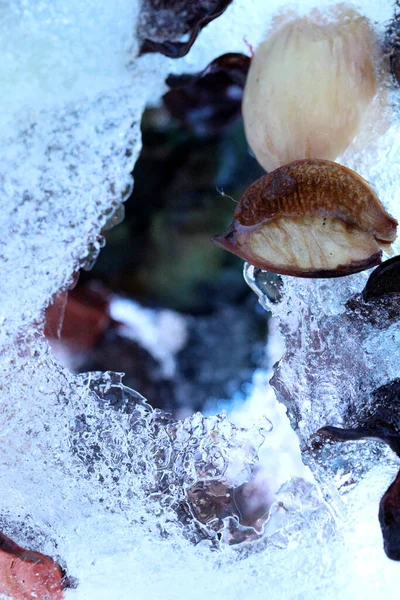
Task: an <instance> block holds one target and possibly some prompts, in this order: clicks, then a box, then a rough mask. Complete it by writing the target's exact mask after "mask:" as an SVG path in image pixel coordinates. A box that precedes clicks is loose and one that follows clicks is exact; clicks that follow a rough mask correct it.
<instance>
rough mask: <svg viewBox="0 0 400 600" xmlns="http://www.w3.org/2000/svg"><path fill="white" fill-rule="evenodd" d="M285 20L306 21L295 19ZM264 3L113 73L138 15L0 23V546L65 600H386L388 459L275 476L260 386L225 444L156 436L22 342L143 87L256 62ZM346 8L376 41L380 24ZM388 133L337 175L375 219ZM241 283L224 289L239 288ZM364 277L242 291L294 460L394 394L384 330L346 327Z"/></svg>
mask: <svg viewBox="0 0 400 600" xmlns="http://www.w3.org/2000/svg"><path fill="white" fill-rule="evenodd" d="M300 4H301V6H300V9H301V10H302V11H304V12H306V11H308V10H309V9H310V8H312V6H313V5H314V2H313V1H312V0H306V1H304V2H302V3H300ZM329 4H330V2H327V1H322V2H320V3H319V7H320V8H321V7H324V6H329ZM285 5H286V3H285V2H283V0H282V1H278V0H276V1H275V2H270V3H267V2H264V1H263V0H257V1H254V2H251V3H249V2H247V1H246V0H235V1H234V2H233V3H232V5H231V6H230V7H229V8H228V9H227V10H226V12H225V13H224V15H223V16H222V17H220V18H219V19H217V20H216V21H215V22H213V23H211V24H210V25H209V26H207V28H205V29H204V31H203V32H202V33H201V35H200V37H199V39H198V40H197V42H196V43H195V45H194V46H193V48H192V50H191V52H190V53H189V55H188V56H187V57H186V58H185V59H182V60H179V61H176V62H171V61H169V60H168V59H166V58H165V57H160V56H156V55H152V56H145V57H143V58H141V59H136V58H135V57H136V52H137V47H138V44H137V41H136V39H135V37H134V36H135V30H136V24H137V18H138V13H139V9H140V5H139V2H134V1H132V0H130V1H129V2H128V1H126V0H115V1H114V2H106V1H105V0H88V1H87V2H85V3H82V2H78V1H77V0H70V1H69V2H65V1H64V0H52V1H46V0H38V1H34V0H32V1H27V0H15V1H12V0H10V1H7V2H2V3H1V5H0V29H1V35H0V54H1V60H0V77H1V81H2V92H3V93H2V98H1V100H0V108H1V110H0V123H1V133H0V135H1V147H2V160H1V162H0V182H1V196H0V202H1V211H0V231H1V233H2V235H1V240H0V272H1V275H2V284H3V285H2V287H1V290H0V322H1V331H0V348H1V356H0V369H1V386H0V394H1V396H0V402H1V404H0V474H1V478H2V481H3V493H2V494H1V496H0V519H1V527H2V529H3V530H4V531H5V533H6V534H8V535H10V536H11V537H13V538H14V539H15V540H16V541H17V542H18V543H21V544H22V545H24V546H25V547H26V546H29V547H32V548H34V549H36V550H41V551H43V552H45V553H47V554H50V555H52V556H59V557H60V560H61V561H62V562H63V564H66V566H67V569H68V572H69V574H71V575H72V576H73V577H75V578H77V582H78V586H77V588H76V589H71V590H68V591H67V592H66V597H67V598H74V597H75V598H79V599H85V598H93V597H96V598H97V599H98V600H101V599H103V598H104V599H107V600H109V598H122V599H125V598H130V597H131V596H132V589H134V592H135V597H137V598H139V599H142V598H143V600H144V599H145V598H161V597H162V598H165V599H167V600H168V599H169V598H171V600H172V599H177V598H178V599H180V598H186V597H190V598H191V599H194V600H195V599H197V598H199V599H200V598H204V597H207V596H210V597H211V596H215V595H216V594H217V596H218V597H220V598H227V597H232V598H249V599H253V598H254V599H257V598H260V597H265V594H266V589H267V590H268V595H269V596H271V597H272V598H276V599H278V598H280V597H282V598H290V597H293V595H294V594H296V595H297V596H298V597H303V598H307V599H313V598H321V597H324V598H327V599H328V598H337V597H345V596H344V594H345V595H346V597H357V595H359V586H360V583H362V584H363V585H364V586H368V589H369V592H370V594H371V597H372V596H374V597H376V596H377V597H380V596H382V590H383V591H385V590H387V589H393V588H394V586H396V585H397V582H398V565H396V564H395V563H391V562H389V561H388V560H387V559H386V558H385V556H384V554H383V551H382V549H381V539H380V531H379V524H378V522H377V519H376V513H377V503H378V501H379V498H380V496H381V495H382V493H383V491H384V490H385V489H386V488H387V486H388V485H389V483H390V481H391V480H392V479H393V476H394V473H395V471H396V462H397V461H395V460H394V459H393V458H392V457H389V453H388V451H387V450H382V449H381V446H380V445H379V444H377V443H372V445H371V444H370V443H366V442H361V443H358V444H351V445H350V446H349V447H348V450H343V447H340V446H339V445H331V446H328V447H326V449H323V450H321V456H322V455H323V456H322V458H321V459H320V458H319V457H318V456H317V457H316V458H311V457H310V456H311V455H310V456H308V461H309V464H310V465H311V466H312V468H313V469H314V472H315V476H316V479H317V481H318V485H317V483H316V482H315V481H314V480H312V478H311V477H310V476H309V473H308V475H307V472H306V471H305V470H304V469H302V467H301V465H299V460H298V458H297V459H296V460H294V464H291V463H289V462H287V463H286V467H284V465H283V462H282V463H281V462H280V459H278V458H277V456H278V454H285V452H287V454H291V453H292V450H290V451H288V446H285V444H284V443H283V442H281V441H279V439H278V437H277V436H275V438H274V437H273V436H274V435H275V434H274V427H275V429H277V428H278V427H279V425H278V423H279V419H280V418H281V419H283V409H277V407H276V405H275V408H274V410H275V411H276V414H275V415H274V413H273V410H272V404H273V403H271V404H268V405H267V404H263V395H262V393H261V392H260V390H261V389H262V387H263V386H265V385H266V384H265V380H262V381H261V382H259V383H260V385H259V387H257V386H256V388H257V390H258V391H257V392H254V394H253V397H252V398H249V401H248V404H247V408H249V407H250V406H253V408H254V407H256V409H255V410H254V412H252V417H251V418H250V417H249V414H250V413H251V410H250V411H248V412H247V417H246V419H247V422H246V424H245V425H242V424H240V419H245V417H244V416H243V414H244V413H243V414H242V416H241V417H240V418H239V417H238V416H237V420H236V421H235V422H236V424H233V423H232V422H231V421H230V420H229V419H228V418H227V416H226V415H218V416H211V417H208V418H205V417H203V416H202V415H200V414H196V415H194V416H192V417H190V418H188V419H186V420H185V421H181V422H180V421H173V420H171V418H170V417H168V416H167V415H165V414H162V413H160V412H159V411H155V410H153V409H151V407H150V406H149V405H148V404H147V403H146V402H145V400H144V399H143V398H142V397H141V396H140V395H139V394H137V393H136V392H134V391H132V390H129V389H128V388H126V387H124V386H123V385H122V384H121V381H120V378H119V376H118V375H116V374H113V373H106V374H99V373H94V374H86V375H81V376H76V377H74V376H73V375H71V373H69V372H68V371H67V370H66V369H64V368H62V367H61V366H60V365H59V364H58V362H57V361H56V359H55V358H54V357H53V356H52V354H51V353H50V351H49V349H48V347H47V345H46V342H45V340H44V337H43V333H42V319H43V310H44V308H45V306H46V305H47V304H48V303H49V302H50V301H51V298H52V296H53V295H54V294H55V293H57V292H58V291H59V290H60V289H65V288H66V287H67V286H68V285H70V284H72V283H73V280H74V273H76V272H77V271H78V269H79V268H80V267H81V266H84V265H86V266H88V265H90V263H91V262H92V261H93V260H94V259H95V257H96V255H97V253H98V251H99V249H100V248H101V246H102V244H103V240H102V237H101V231H102V229H103V228H104V227H107V226H109V225H110V224H111V223H112V221H114V222H116V221H118V219H119V218H120V212H121V209H120V206H121V203H122V202H123V200H124V199H125V198H126V197H127V195H128V193H129V190H130V188H131V185H132V181H131V178H130V172H131V170H132V167H133V165H134V162H135V160H136V158H137V156H138V153H139V151H140V118H141V113H142V110H143V107H144V105H145V104H146V102H156V101H157V99H158V98H159V97H160V95H161V94H162V93H163V91H164V87H163V81H164V79H165V76H166V75H167V74H168V73H169V72H187V71H193V72H195V71H199V70H201V69H203V68H204V67H205V66H206V65H207V64H208V63H209V62H210V61H211V60H213V59H214V58H216V57H217V56H218V55H220V54H222V53H224V52H233V51H243V52H246V51H247V46H246V42H245V40H244V38H246V41H247V42H248V43H250V44H253V45H256V44H258V43H259V42H260V40H261V39H262V37H263V36H264V35H265V32H266V31H267V30H268V28H269V26H270V24H271V19H272V17H273V16H275V15H276V13H277V12H278V11H279V10H281V9H282V8H283V7H284V6H285ZM363 10H365V12H366V14H367V16H369V17H370V18H372V19H377V20H378V22H377V23H376V27H377V31H378V32H382V30H383V23H384V21H385V19H388V18H390V16H391V12H392V6H391V3H390V2H389V1H387V2H378V1H376V2H370V3H368V6H365V7H363ZM388 85H389V83H388ZM392 93H393V103H394V110H397V102H398V100H396V98H395V96H394V92H392ZM399 133H400V132H399V123H398V122H397V120H396V119H395V118H392V122H391V125H390V127H389V129H388V131H387V132H386V133H385V135H384V136H383V137H382V138H381V139H380V141H379V142H378V143H377V146H376V148H374V149H372V150H371V149H369V150H368V153H363V152H362V151H358V152H356V153H354V152H353V154H350V153H349V154H348V155H346V156H344V157H342V161H343V162H344V163H345V164H347V165H348V166H350V167H354V168H356V169H357V171H358V172H360V174H361V175H363V176H364V177H366V178H368V179H369V180H370V181H371V182H372V183H373V184H374V185H375V186H376V188H377V189H378V190H379V194H380V196H381V198H382V200H383V202H384V203H385V205H386V206H387V207H388V208H389V209H390V210H391V212H392V213H393V214H394V215H395V216H397V217H399V216H400V213H399V211H400V209H399V207H400V203H399V197H398V194H399V192H398V181H399V175H400V158H399V157H400V152H399V150H400V149H399V144H400V141H399V140H400V135H399ZM255 275H256V274H255V273H254V272H252V271H248V272H247V275H246V277H247V279H248V280H249V281H251V284H252V286H253V287H254V288H257V289H258V285H259V282H254V281H252V279H253V277H254V276H255ZM366 277H367V275H366V274H359V275H355V276H352V277H349V278H346V279H343V280H330V281H294V280H292V279H290V278H285V280H284V283H283V286H282V289H281V290H280V292H279V294H277V296H279V295H280V296H281V301H278V302H277V303H276V302H275V303H271V302H270V301H269V300H267V299H266V295H265V289H263V291H262V292H259V293H260V295H261V296H262V302H263V304H264V305H265V306H266V307H268V308H269V309H270V310H271V311H272V312H273V314H274V315H275V316H276V318H277V319H278V320H279V322H280V327H281V330H282V333H283V335H284V336H285V344H286V350H285V355H284V357H283V359H282V360H281V361H280V365H279V367H278V369H277V371H276V373H275V375H274V387H275V389H276V390H277V395H278V399H280V400H282V401H284V402H285V404H286V405H287V406H288V407H289V412H290V416H291V420H292V423H293V424H294V425H295V427H296V428H297V431H298V433H299V437H300V442H301V445H302V447H303V449H305V448H307V449H308V448H309V446H308V440H309V438H310V436H312V434H313V433H314V432H315V430H316V429H317V428H318V427H320V426H322V425H325V424H335V425H341V424H343V423H345V422H346V419H348V418H349V416H348V414H349V411H348V409H350V408H357V410H358V408H360V410H366V411H368V409H370V408H371V402H372V396H371V393H372V391H373V390H375V389H376V388H377V387H379V386H381V385H383V384H384V383H386V382H387V381H388V380H390V379H391V378H394V377H398V376H399V366H398V361H397V355H396V352H394V345H395V343H396V339H397V338H398V335H399V330H398V327H397V324H396V323H390V324H388V323H386V322H384V320H382V319H381V321H380V324H379V326H378V328H376V327H375V328H374V326H372V325H371V324H370V323H368V322H367V321H366V320H365V319H362V318H360V316H359V315H357V314H356V313H355V312H354V311H353V312H352V311H351V310H350V309H349V308H346V304H347V303H348V301H350V300H351V299H352V298H353V297H354V296H355V295H356V294H358V293H360V291H361V290H362V288H363V286H364V285H365V282H366ZM378 317H379V315H378ZM378 321H379V318H378ZM181 333H182V332H181ZM138 335H139V334H138ZM182 335H183V333H182ZM151 343H153V340H151ZM149 344H150V341H149ZM377 365H378V367H377ZM166 368H168V369H171V368H173V363H172V362H169V363H168V364H167V365H166ZM267 394H269V397H270V398H271V390H269V391H268V392H266V395H267ZM361 397H362V399H363V401H362V403H361V404H360V398H361ZM255 399H256V400H255ZM271 402H272V401H271ZM266 407H267V408H266ZM247 408H246V410H247ZM352 414H353V413H352ZM232 420H233V417H232ZM271 423H272V430H271ZM275 433H276V432H275ZM291 444H292V442H290V444H289V446H290V448H292V445H291ZM341 448H342V449H341ZM335 460H336V463H335ZM332 461H333V462H332ZM334 463H335V464H334ZM288 464H290V466H287V465H288ZM327 465H332V466H329V468H328V466H327ZM356 465H359V469H358V471H354V473H355V477H354V478H352V473H353V471H352V469H353V468H354V467H355V466H356ZM325 468H326V469H327V471H329V472H325V471H324V469H325ZM277 469H278V470H281V472H280V473H278V474H277V472H276V471H277ZM322 471H324V472H322ZM291 475H293V477H292V478H290V476H291ZM332 481H333V483H331V482H332ZM335 483H336V485H334V484H335ZM355 484H357V485H355ZM320 487H321V488H322V491H323V493H322V492H321V489H320ZM342 488H345V491H348V492H349V493H348V494H347V495H346V496H344V499H343V498H342V497H341V495H340V493H339V492H342V491H343V490H342ZM338 489H339V492H338V491H337V490H338ZM366 524H368V527H366V526H365V525H366Z"/></svg>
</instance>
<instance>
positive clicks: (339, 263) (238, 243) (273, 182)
mask: <svg viewBox="0 0 400 600" xmlns="http://www.w3.org/2000/svg"><path fill="white" fill-rule="evenodd" d="M396 228H397V221H396V220H395V219H394V218H393V217H392V216H391V215H389V213H387V212H386V210H385V209H384V207H383V205H382V204H381V202H380V200H379V198H378V196H377V195H376V193H375V192H374V191H373V190H372V188H371V187H370V186H369V184H368V183H367V182H366V181H365V180H364V179H363V178H362V177H360V176H359V175H357V173H355V172H354V171H351V170H350V169H348V168H346V167H343V166H342V165H339V164H337V163H334V162H330V161H327V160H320V159H310V160H299V161H294V162H292V163H290V164H288V165H284V166H282V167H279V168H278V169H276V170H275V171H273V172H272V173H269V174H268V175H264V176H263V177H261V178H260V179H258V180H257V181H256V182H255V183H253V184H252V185H251V186H250V187H249V188H248V189H247V190H246V192H245V194H244V195H243V197H242V199H241V200H240V202H239V204H238V206H237V208H236V211H235V214H234V220H233V223H232V225H231V227H230V229H229V230H228V231H227V232H226V233H225V234H224V235H222V236H215V237H214V238H213V241H214V242H215V243H216V244H218V245H219V246H221V247H222V248H225V249H226V250H229V251H230V252H233V253H234V254H237V255H238V256H240V257H241V258H243V259H244V260H247V261H248V262H250V263H251V264H253V265H254V266H256V267H258V268H260V269H263V270H266V271H272V272H274V273H281V274H286V275H294V276H297V277H340V276H343V275H350V274H351V273H357V272H358V271H362V270H364V269H367V268H370V267H373V266H375V265H377V264H379V263H380V262H381V257H382V251H381V247H386V248H387V247H388V245H389V244H390V243H391V242H393V241H394V240H395V238H396Z"/></svg>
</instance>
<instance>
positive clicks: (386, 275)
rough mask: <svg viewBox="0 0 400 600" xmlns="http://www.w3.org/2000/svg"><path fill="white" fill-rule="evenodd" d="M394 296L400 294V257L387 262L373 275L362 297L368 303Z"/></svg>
mask: <svg viewBox="0 0 400 600" xmlns="http://www.w3.org/2000/svg"><path fill="white" fill-rule="evenodd" d="M393 294H400V256H394V257H393V258H390V259H389V260H386V261H385V262H383V263H382V264H381V265H379V267H378V268H377V269H375V270H374V271H373V272H372V273H371V275H370V276H369V279H368V281H367V284H366V286H365V288H364V290H363V294H362V295H363V299H364V300H365V302H368V301H369V300H373V299H376V298H381V297H383V296H389V295H393Z"/></svg>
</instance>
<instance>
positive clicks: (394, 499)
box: [379, 471, 400, 560]
mask: <svg viewBox="0 0 400 600" xmlns="http://www.w3.org/2000/svg"><path fill="white" fill-rule="evenodd" d="M379 523H380V525H381V529H382V536H383V547H384V549H385V553H386V556H387V557H388V558H391V559H392V560H400V471H399V472H398V474H397V477H396V479H395V480H394V481H393V483H392V484H391V486H390V487H389V488H388V489H387V490H386V492H385V493H384V494H383V496H382V499H381V501H380V503H379Z"/></svg>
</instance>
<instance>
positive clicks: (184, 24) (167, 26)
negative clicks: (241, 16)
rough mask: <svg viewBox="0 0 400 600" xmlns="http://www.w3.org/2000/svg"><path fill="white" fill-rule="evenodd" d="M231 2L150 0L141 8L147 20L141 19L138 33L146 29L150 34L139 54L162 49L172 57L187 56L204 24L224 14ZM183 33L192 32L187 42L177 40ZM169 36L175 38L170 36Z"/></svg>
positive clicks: (162, 51)
mask: <svg viewBox="0 0 400 600" xmlns="http://www.w3.org/2000/svg"><path fill="white" fill-rule="evenodd" d="M231 2H232V0H183V1H182V0H147V3H146V5H145V6H144V7H143V9H142V12H143V13H144V15H145V21H144V20H143V19H141V21H140V25H139V34H140V33H141V31H142V30H145V31H147V32H148V34H150V36H151V37H148V38H147V39H145V40H144V41H143V43H142V45H141V48H140V54H147V53H149V52H160V53H161V54H164V55H165V56H169V57H170V58H181V57H182V56H185V55H186V54H187V53H188V52H189V50H190V48H191V47H192V46H193V44H194V42H195V41H196V38H197V36H198V35H199V33H200V31H201V30H202V29H203V27H205V26H206V25H207V24H208V23H210V22H211V21H213V20H214V19H216V18H217V17H219V16H221V15H222V13H223V12H224V11H225V10H226V8H227V7H228V6H229V4H230V3H231ZM184 33H189V39H188V40H187V41H186V42H180V41H176V37H181V35H182V34H184ZM167 36H168V37H167ZM169 36H171V37H172V38H173V39H172V40H171V39H169ZM174 38H175V39H174Z"/></svg>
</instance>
